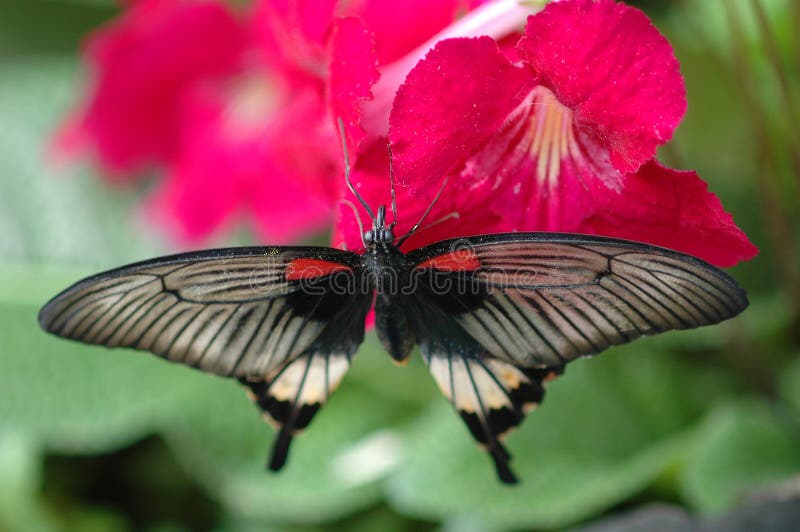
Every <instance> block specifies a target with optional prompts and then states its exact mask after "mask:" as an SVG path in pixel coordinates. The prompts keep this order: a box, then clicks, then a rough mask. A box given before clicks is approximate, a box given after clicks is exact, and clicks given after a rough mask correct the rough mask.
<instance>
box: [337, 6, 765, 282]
mask: <svg viewBox="0 0 800 532" xmlns="http://www.w3.org/2000/svg"><path fill="white" fill-rule="evenodd" d="M373 81H374V80H373V79H370V78H369V77H366V78H365V79H364V80H362V83H364V84H366V85H371V84H372V83H373ZM364 92H365V91H363V90H362V92H361V94H362V95H363V94H364ZM376 97H377V96H376ZM685 108H686V99H685V89H684V84H683V79H682V77H681V75H680V71H679V65H678V62H677V60H676V59H675V56H674V54H673V51H672V49H671V47H670V45H669V43H668V42H667V40H666V39H665V38H664V37H663V36H661V35H660V34H659V33H658V31H657V30H656V29H655V28H654V27H653V26H652V24H651V23H650V21H649V20H648V19H647V18H646V16H645V15H644V14H643V13H641V12H640V11H639V10H637V9H634V8H631V7H628V6H626V5H624V4H621V3H617V2H614V1H613V0H597V1H592V0H563V1H560V2H553V3H550V4H548V6H547V7H546V8H545V9H544V10H543V11H542V12H541V13H539V14H537V15H534V16H532V17H530V18H529V20H528V24H527V27H526V28H525V35H524V36H523V38H522V39H521V40H520V41H519V42H518V43H517V45H516V47H515V49H513V50H508V49H505V48H503V47H502V46H498V43H497V42H496V41H495V40H494V39H491V38H488V37H482V38H474V39H467V38H461V39H450V40H446V41H443V42H440V43H439V44H437V45H436V46H435V47H434V48H433V50H431V51H430V52H429V53H428V54H427V55H426V56H425V58H424V59H423V60H422V61H420V62H419V63H418V64H417V65H416V66H415V67H414V68H413V70H412V71H411V72H410V73H409V74H408V76H407V77H406V79H405V82H404V83H403V85H402V86H401V87H400V89H399V90H398V91H397V95H396V97H395V99H394V102H393V105H392V109H391V115H390V118H389V121H388V126H389V127H388V132H389V133H388V137H389V139H390V140H391V143H392V147H393V152H394V165H395V166H394V169H395V173H396V175H397V176H398V178H399V180H400V181H402V183H403V184H404V185H405V186H406V188H405V189H404V190H403V193H402V198H401V199H400V200H398V204H399V206H400V210H401V212H400V220H399V224H398V232H400V233H402V231H403V230H404V229H407V228H408V227H410V226H411V225H412V224H413V223H414V222H416V217H417V216H418V214H419V213H420V212H421V211H423V210H424V208H425V207H426V206H427V204H428V203H429V202H430V200H431V198H432V197H433V196H434V194H435V193H436V191H437V190H438V189H439V187H440V185H441V183H442V180H443V179H444V178H448V182H447V185H446V188H445V192H444V194H443V196H442V199H441V200H440V202H439V204H437V206H436V207H435V209H434V211H433V212H432V213H431V215H430V218H429V220H430V221H435V220H437V219H441V218H446V217H448V216H449V217H450V218H449V220H448V221H447V222H444V223H441V224H439V225H437V226H435V227H433V228H432V229H431V230H429V231H427V232H424V233H420V234H419V236H418V237H416V238H415V239H409V241H408V247H409V248H412V247H418V246H421V245H424V244H426V243H429V242H432V241H435V240H438V239H441V238H445V237H453V236H464V235H468V234H475V233H491V232H498V231H517V230H520V231H522V230H541V231H567V232H581V233H596V234H603V235H608V236H616V237H621V238H629V239H633V240H640V241H645V242H649V243H653V244H657V245H661V246H666V247H670V248H673V249H678V250H681V251H685V252H687V253H691V254H694V255H696V256H699V257H701V258H704V259H706V260H708V261H710V262H713V263H715V264H717V265H720V266H730V265H733V264H735V263H737V262H738V261H740V260H746V259H749V258H752V257H753V256H754V255H755V254H756V249H755V247H754V246H753V245H752V244H751V243H750V242H749V240H748V239H747V237H746V235H744V233H743V232H742V231H741V230H739V229H738V228H737V227H736V225H735V224H734V223H733V220H732V218H731V216H730V215H729V214H728V213H726V212H725V211H724V209H723V208H722V206H721V204H720V202H719V199H718V198H717V197H716V196H714V195H713V194H712V193H711V192H709V191H708V190H707V188H706V185H705V183H704V182H703V181H702V180H700V178H699V177H698V176H697V174H695V173H694V172H681V171H676V170H671V169H668V168H665V167H663V166H662V165H660V164H659V163H657V162H656V161H655V160H654V156H655V150H656V148H657V146H659V145H661V144H663V143H665V142H667V141H668V140H669V139H670V138H671V136H672V133H673V131H674V129H675V128H676V127H677V125H678V123H679V122H680V120H681V118H682V117H683V114H684V112H685ZM361 109H366V106H363V105H362V107H361ZM364 112H366V111H364ZM361 118H362V119H361V124H362V128H363V124H364V123H365V122H367V120H365V119H364V117H363V116H362V117H361ZM351 134H352V133H351ZM352 135H353V136H355V137H356V139H357V137H358V132H357V131H356V133H355V134H352ZM363 136H364V137H368V134H367V133H365V134H364V135H363ZM360 146H361V145H360ZM382 164H384V165H385V164H387V161H386V160H385V158H384V160H378V158H377V157H376V156H375V154H374V153H373V154H369V153H366V152H364V151H363V148H362V153H360V154H358V159H357V160H356V167H357V168H358V169H359V172H357V173H356V175H355V177H356V178H357V179H358V180H359V185H360V188H361V189H362V190H363V191H364V195H365V196H366V197H367V198H368V201H371V202H374V203H381V202H382V203H387V201H388V200H387V198H388V179H387V177H386V170H385V167H384V169H381V165H382ZM452 213H456V214H452ZM478 213H479V214H480V216H475V215H476V214H478ZM455 216H457V217H458V218H457V219H456V218H455ZM340 217H341V218H340V222H339V226H338V234H339V235H340V236H339V238H340V239H341V240H342V241H343V242H344V243H345V244H346V245H348V246H357V245H358V242H359V240H358V238H359V237H358V235H357V231H354V227H353V225H352V222H351V221H350V220H352V215H350V216H347V214H346V211H342V212H341V213H340Z"/></svg>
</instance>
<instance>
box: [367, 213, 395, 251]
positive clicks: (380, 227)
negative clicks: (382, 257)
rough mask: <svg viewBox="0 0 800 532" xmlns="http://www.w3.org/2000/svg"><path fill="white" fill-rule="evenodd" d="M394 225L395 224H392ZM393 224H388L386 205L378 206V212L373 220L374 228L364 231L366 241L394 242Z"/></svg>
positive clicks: (373, 242)
mask: <svg viewBox="0 0 800 532" xmlns="http://www.w3.org/2000/svg"><path fill="white" fill-rule="evenodd" d="M392 225H394V224H392ZM392 225H389V226H388V227H387V226H386V206H385V205H381V206H380V207H378V213H377V215H376V216H375V218H374V219H373V220H372V229H370V230H368V231H365V232H364V242H365V243H366V244H367V245H369V244H388V243H392V242H394V232H393V231H392Z"/></svg>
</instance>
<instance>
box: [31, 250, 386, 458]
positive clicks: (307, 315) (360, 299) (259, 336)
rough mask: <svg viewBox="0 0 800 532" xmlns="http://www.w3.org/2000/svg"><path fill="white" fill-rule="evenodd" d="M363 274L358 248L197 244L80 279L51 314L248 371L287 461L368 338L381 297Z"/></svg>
mask: <svg viewBox="0 0 800 532" xmlns="http://www.w3.org/2000/svg"><path fill="white" fill-rule="evenodd" d="M361 275H362V271H361V266H360V262H359V261H358V256H357V255H355V254H353V253H349V252H346V251H340V250H335V249H329V248H230V249H221V250H211V251H204V252H196V253H186V254H181V255H174V256H170V257H163V258H160V259H154V260H151V261H145V262H141V263H137V264H132V265H129V266H125V267H122V268H118V269H116V270H111V271H109V272H106V273H101V274H98V275H95V276H93V277H90V278H87V279H85V280H83V281H80V282H78V283H76V284H75V285H73V286H72V287H70V288H68V289H67V290H65V291H64V292H62V293H61V294H59V295H57V296H56V297H55V298H53V299H52V300H51V301H50V302H49V303H48V304H47V305H46V306H45V307H44V308H43V309H42V311H41V312H40V315H39V322H40V324H41V326H42V328H44V329H45V330H46V331H48V332H51V333H53V334H56V335H59V336H63V337H66V338H71V339H74V340H78V341H81V342H85V343H90V344H99V345H105V346H108V347H132V348H135V349H144V350H148V351H151V352H153V353H155V354H157V355H159V356H162V357H164V358H166V359H169V360H171V361H173V362H180V363H183V364H187V365H189V366H193V367H196V368H199V369H201V370H203V371H207V372H210V373H215V374H217V375H222V376H227V377H235V378H238V379H239V380H240V382H242V384H244V385H245V386H247V387H248V388H249V389H250V390H251V392H252V393H253V395H254V399H255V401H256V403H257V404H258V405H259V407H260V408H261V409H262V410H263V411H264V412H265V414H267V415H268V416H269V419H270V420H271V421H273V422H274V424H276V425H277V426H278V427H277V428H278V430H279V435H278V437H277V438H276V443H275V448H274V451H273V458H272V460H271V462H270V466H271V467H272V468H273V469H278V468H279V467H280V466H281V465H283V462H284V461H285V458H286V453H287V452H288V445H289V442H290V441H291V437H292V435H293V434H295V433H296V431H297V430H299V429H302V428H304V427H305V426H307V425H308V423H309V422H310V420H311V418H312V417H313V415H314V414H315V413H316V411H317V410H318V409H319V408H320V406H321V405H322V404H323V403H324V401H325V400H326V399H327V397H328V395H329V394H330V393H331V392H332V391H333V390H334V389H335V388H336V385H337V384H338V383H339V381H340V380H341V379H342V377H343V376H344V373H345V372H346V371H347V369H348V367H349V363H350V358H351V357H352V356H353V355H354V353H355V351H356V349H357V348H358V345H359V344H360V343H361V342H362V340H363V337H364V319H365V317H366V314H367V311H368V309H369V305H370V303H371V301H372V294H371V291H370V290H369V288H368V286H367V285H366V284H365V283H363V282H361V277H360V276H361Z"/></svg>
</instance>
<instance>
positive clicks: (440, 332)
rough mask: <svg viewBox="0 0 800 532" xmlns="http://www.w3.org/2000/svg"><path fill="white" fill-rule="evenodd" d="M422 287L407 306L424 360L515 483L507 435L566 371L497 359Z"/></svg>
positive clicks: (501, 470)
mask: <svg viewBox="0 0 800 532" xmlns="http://www.w3.org/2000/svg"><path fill="white" fill-rule="evenodd" d="M432 295H434V294H432V293H431V292H429V291H428V289H427V288H425V287H420V288H419V289H418V291H417V293H416V294H415V296H414V297H406V298H405V302H404V307H405V310H406V314H407V316H408V317H409V321H410V324H411V328H412V330H413V332H414V336H415V338H416V340H417V342H418V343H419V348H420V352H421V353H422V358H423V359H424V360H425V363H426V364H427V365H428V368H429V369H430V372H431V374H432V375H433V377H434V379H435V380H436V383H437V385H438V386H439V389H440V390H441V391H442V393H443V394H444V395H445V396H446V397H447V398H448V399H449V400H450V402H451V403H452V404H453V407H454V408H455V409H456V411H458V413H459V415H460V416H461V418H462V419H463V420H464V422H465V423H466V425H467V427H468V428H469V431H470V432H471V433H472V435H473V437H474V438H475V439H476V440H477V441H478V443H479V445H480V446H481V447H482V448H483V449H484V450H485V451H487V452H488V453H489V455H490V456H491V457H492V460H493V461H494V465H495V468H496V470H497V475H498V477H499V478H500V480H501V481H503V482H505V483H508V484H513V483H516V482H517V478H516V476H515V475H514V473H513V472H512V471H511V467H510V464H509V462H510V460H511V455H510V454H509V453H508V451H507V450H506V448H505V447H504V446H503V444H502V441H503V439H504V438H505V436H506V435H507V434H508V433H509V432H510V431H511V430H512V429H513V428H515V427H516V426H517V425H519V424H520V423H521V422H522V420H523V419H524V418H525V415H526V414H527V413H528V412H529V411H530V410H531V409H533V408H535V407H536V406H537V405H538V404H539V403H540V402H541V401H542V399H543V398H544V392H545V390H544V386H545V384H546V382H547V381H549V380H551V379H553V378H555V377H556V376H558V375H560V374H561V373H562V372H563V370H564V367H563V365H557V366H553V367H549V368H519V367H516V366H514V365H513V364H509V363H508V362H505V361H502V360H498V359H497V358H495V357H494V356H492V354H491V353H490V352H489V351H488V350H487V349H486V348H485V347H483V346H482V345H481V344H480V343H478V342H477V341H476V340H475V339H474V338H472V337H471V336H470V335H469V334H468V333H467V332H466V331H465V330H464V328H463V327H462V326H461V325H460V324H459V323H457V321H456V320H455V319H454V317H453V316H452V315H451V314H450V313H448V312H446V311H445V310H443V309H442V308H440V307H438V306H437V305H436V304H435V302H434V301H435V299H433V298H431V296H432Z"/></svg>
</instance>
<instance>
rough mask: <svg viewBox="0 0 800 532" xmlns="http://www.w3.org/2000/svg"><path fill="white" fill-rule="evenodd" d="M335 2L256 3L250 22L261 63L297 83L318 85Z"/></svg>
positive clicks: (279, 0) (292, 0)
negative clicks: (259, 50)
mask: <svg viewBox="0 0 800 532" xmlns="http://www.w3.org/2000/svg"><path fill="white" fill-rule="evenodd" d="M336 3H337V2H336V0H259V1H258V2H257V3H256V5H255V8H254V11H253V16H252V21H253V31H254V34H255V38H256V40H257V41H258V43H259V45H260V47H261V52H262V53H261V58H260V59H261V60H262V62H263V63H264V64H266V65H268V66H269V68H270V69H272V70H276V71H278V72H281V73H282V74H283V75H284V76H285V77H286V78H287V79H290V80H292V79H294V80H296V81H297V82H299V83H301V84H307V83H309V82H312V83H314V82H316V83H321V80H322V79H324V78H325V75H326V73H325V70H326V68H327V66H328V65H327V53H326V50H325V43H326V40H327V38H328V32H329V31H330V25H331V22H332V21H333V14H334V7H335V6H336Z"/></svg>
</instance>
